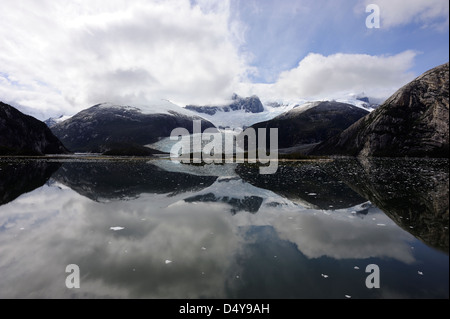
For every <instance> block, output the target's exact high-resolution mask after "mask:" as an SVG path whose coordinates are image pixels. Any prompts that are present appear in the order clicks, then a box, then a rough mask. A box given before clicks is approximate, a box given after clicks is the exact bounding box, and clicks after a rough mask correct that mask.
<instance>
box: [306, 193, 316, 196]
mask: <svg viewBox="0 0 450 319" xmlns="http://www.w3.org/2000/svg"><path fill="white" fill-rule="evenodd" d="M316 195H317V194H316V193H308V196H316Z"/></svg>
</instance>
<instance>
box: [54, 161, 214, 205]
mask: <svg viewBox="0 0 450 319" xmlns="http://www.w3.org/2000/svg"><path fill="white" fill-rule="evenodd" d="M216 178H217V177H215V176H198V175H192V174H187V173H180V172H169V171H166V170H164V169H161V168H159V167H158V166H155V165H153V164H151V163H147V162H146V161H126V160H125V161H109V162H104V161H95V162H84V163H79V162H68V163H64V165H63V166H62V167H61V169H60V170H59V171H58V172H56V173H55V174H54V175H53V179H55V180H56V181H58V182H61V183H63V184H64V185H67V186H69V187H70V188H72V189H73V190H75V191H77V192H78V193H79V194H81V195H83V196H86V197H88V198H90V199H92V200H95V201H102V200H111V199H122V200H123V199H131V198H136V197H139V196H140V195H141V194H142V193H155V194H169V196H174V195H176V194H180V193H185V192H188V191H197V190H200V189H202V188H205V187H207V186H209V185H211V184H212V183H214V181H215V180H216Z"/></svg>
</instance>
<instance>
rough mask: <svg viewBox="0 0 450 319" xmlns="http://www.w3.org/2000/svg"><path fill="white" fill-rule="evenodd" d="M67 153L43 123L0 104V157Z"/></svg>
mask: <svg viewBox="0 0 450 319" xmlns="http://www.w3.org/2000/svg"><path fill="white" fill-rule="evenodd" d="M63 153H68V151H67V149H66V148H65V147H64V145H63V144H62V143H61V142H60V141H59V140H58V138H57V137H56V136H55V135H53V133H52V132H51V131H50V129H49V128H48V127H47V125H45V124H44V123H43V122H41V121H39V120H37V119H35V118H34V117H32V116H28V115H25V114H23V113H22V112H20V111H18V110H17V109H15V108H14V107H12V106H10V105H8V104H5V103H2V102H0V155H42V154H63Z"/></svg>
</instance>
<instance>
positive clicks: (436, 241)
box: [329, 158, 449, 252]
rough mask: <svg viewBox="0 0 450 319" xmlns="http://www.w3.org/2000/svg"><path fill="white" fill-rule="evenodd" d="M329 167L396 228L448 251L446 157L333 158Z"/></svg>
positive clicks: (447, 176) (447, 178)
mask: <svg viewBox="0 0 450 319" xmlns="http://www.w3.org/2000/svg"><path fill="white" fill-rule="evenodd" d="M329 170H330V171H333V172H334V174H335V176H336V177H338V178H340V179H342V180H343V181H345V182H346V183H347V184H348V185H349V186H350V187H351V188H352V189H354V190H355V191H357V192H358V193H359V194H361V195H362V196H364V197H366V198H367V199H368V200H370V201H371V202H373V203H374V204H375V205H377V206H378V207H379V208H380V209H382V210H383V211H384V212H385V213H386V214H387V215H388V216H389V217H390V218H392V219H393V220H394V221H395V222H396V223H397V224H398V225H399V226H400V227H402V228H404V229H405V230H406V231H408V232H409V233H411V234H412V235H414V236H416V237H417V238H419V239H421V240H422V241H424V242H425V243H426V244H428V245H431V246H433V247H436V248H439V249H441V250H444V251H446V252H448V251H449V234H448V223H449V199H448V196H449V184H448V181H449V168H448V160H432V159H422V160H421V159H375V158H371V159H361V160H359V161H358V160H356V159H355V160H336V161H334V163H333V165H329Z"/></svg>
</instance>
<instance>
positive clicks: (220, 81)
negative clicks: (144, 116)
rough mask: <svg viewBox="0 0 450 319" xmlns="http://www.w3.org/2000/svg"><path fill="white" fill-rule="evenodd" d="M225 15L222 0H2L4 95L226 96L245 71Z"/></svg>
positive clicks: (83, 102)
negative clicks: (86, 0)
mask: <svg viewBox="0 0 450 319" xmlns="http://www.w3.org/2000/svg"><path fill="white" fill-rule="evenodd" d="M229 21H230V14H229V5H228V2H224V1H219V2H217V3H215V4H213V3H212V2H211V1H208V2H205V3H204V2H203V1H200V2H197V3H196V4H195V5H191V3H190V1H188V0H171V1H144V0H135V1H120V0H115V1H100V0H96V1H89V2H81V1H39V2H37V1H31V0H30V1H26V0H25V1H20V2H18V1H3V2H2V10H1V11H0V38H1V39H2V41H1V43H0V65H1V69H0V72H1V73H0V94H1V99H2V100H6V101H14V102H15V103H17V104H22V105H24V106H29V107H34V108H38V109H40V110H52V109H65V110H66V111H68V112H70V111H72V112H75V111H78V110H80V109H83V108H86V107H88V106H89V105H92V104H95V103H99V102H102V101H112V102H118V103H125V102H126V103H129V104H133V103H145V102H147V101H149V100H155V99H160V98H167V99H171V100H174V101H189V102H190V103H194V102H202V101H210V100H213V99H221V98H223V97H225V96H227V97H228V95H229V94H230V91H232V89H231V87H233V86H234V85H235V84H236V83H237V82H239V81H241V80H242V79H244V78H245V75H246V74H245V73H246V70H247V67H246V63H245V60H244V59H243V58H241V57H240V56H239V54H238V49H237V48H238V46H237V45H236V42H238V41H239V39H236V37H235V36H237V33H236V32H237V31H236V30H238V29H239V28H236V23H237V22H236V21H234V22H233V28H232V29H233V32H231V31H230V29H231V28H230V23H229ZM12 79H14V81H12ZM42 95H45V98H43V97H42Z"/></svg>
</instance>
